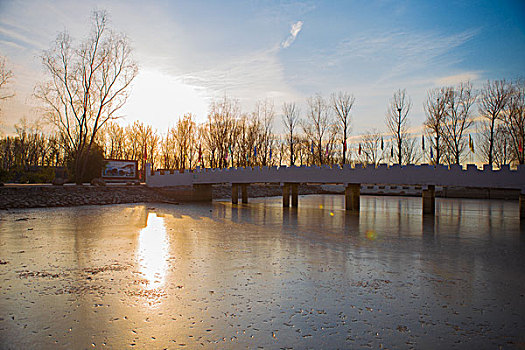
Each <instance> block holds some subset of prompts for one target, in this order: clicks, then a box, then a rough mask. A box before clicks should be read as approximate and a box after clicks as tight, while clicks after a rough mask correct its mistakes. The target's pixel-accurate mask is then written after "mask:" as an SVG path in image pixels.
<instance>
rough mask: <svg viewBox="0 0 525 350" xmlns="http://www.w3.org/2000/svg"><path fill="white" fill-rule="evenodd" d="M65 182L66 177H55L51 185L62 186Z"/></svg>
mask: <svg viewBox="0 0 525 350" xmlns="http://www.w3.org/2000/svg"><path fill="white" fill-rule="evenodd" d="M65 183H66V179H64V178H61V177H55V178H54V179H53V185H55V186H63V185H64V184H65Z"/></svg>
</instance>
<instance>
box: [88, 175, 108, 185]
mask: <svg viewBox="0 0 525 350" xmlns="http://www.w3.org/2000/svg"><path fill="white" fill-rule="evenodd" d="M91 186H106V181H104V180H102V179H101V178H99V177H96V178H94V179H93V180H91Z"/></svg>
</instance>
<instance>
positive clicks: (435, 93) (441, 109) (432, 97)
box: [424, 88, 450, 164]
mask: <svg viewBox="0 0 525 350" xmlns="http://www.w3.org/2000/svg"><path fill="white" fill-rule="evenodd" d="M449 94H450V88H440V89H433V90H430V91H429V92H428V93H427V100H426V101H425V105H424V108H425V114H426V116H427V119H426V120H425V123H424V125H425V128H426V129H427V133H428V134H430V137H431V145H430V147H432V148H433V149H434V163H435V164H439V163H440V162H441V157H442V149H443V144H442V140H443V132H444V127H445V123H446V106H447V100H448V96H449Z"/></svg>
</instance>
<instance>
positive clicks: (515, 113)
mask: <svg viewBox="0 0 525 350" xmlns="http://www.w3.org/2000/svg"><path fill="white" fill-rule="evenodd" d="M504 120H505V123H504V125H505V127H506V129H507V134H508V138H509V143H510V148H511V152H512V154H513V160H514V161H516V162H517V163H518V164H525V155H524V152H523V148H524V147H525V82H524V81H523V80H521V81H517V82H515V83H514V84H513V88H512V93H511V96H510V98H509V100H508V103H507V105H506V109H505V113H504Z"/></svg>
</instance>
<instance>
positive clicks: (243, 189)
mask: <svg viewBox="0 0 525 350" xmlns="http://www.w3.org/2000/svg"><path fill="white" fill-rule="evenodd" d="M241 197H242V202H243V203H245V204H246V203H248V184H241Z"/></svg>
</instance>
